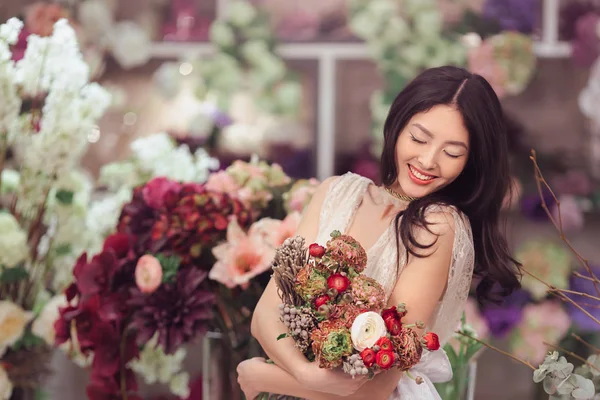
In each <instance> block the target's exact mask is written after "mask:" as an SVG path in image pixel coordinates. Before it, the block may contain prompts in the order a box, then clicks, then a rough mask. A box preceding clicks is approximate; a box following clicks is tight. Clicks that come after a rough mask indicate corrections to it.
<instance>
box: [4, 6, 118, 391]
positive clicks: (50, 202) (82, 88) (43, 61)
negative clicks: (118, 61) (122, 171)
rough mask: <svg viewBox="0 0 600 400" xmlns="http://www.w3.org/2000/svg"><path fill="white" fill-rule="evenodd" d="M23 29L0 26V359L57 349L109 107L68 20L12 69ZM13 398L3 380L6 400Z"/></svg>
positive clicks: (35, 39) (33, 38) (36, 39)
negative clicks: (88, 164) (97, 132)
mask: <svg viewBox="0 0 600 400" xmlns="http://www.w3.org/2000/svg"><path fill="white" fill-rule="evenodd" d="M22 28H23V24H22V22H21V21H19V20H18V19H15V18H12V19H10V20H9V21H8V22H7V23H5V24H3V25H0V97H1V98H2V107H0V194H1V195H2V197H1V198H0V298H1V299H2V301H0V327H1V328H0V357H2V356H3V355H4V356H8V355H10V354H11V352H16V351H19V349H22V348H24V347H25V348H27V349H31V350H33V351H35V350H36V349H38V348H41V347H43V344H44V343H48V344H50V343H49V342H50V339H51V334H52V333H53V328H52V325H53V323H54V320H53V319H55V317H54V316H55V314H56V311H57V310H56V309H55V310H54V312H50V311H51V309H50V308H47V307H44V304H45V303H46V302H47V301H48V300H50V298H51V296H52V293H57V292H59V291H62V290H63V289H64V283H65V280H66V279H64V277H65V275H71V273H72V268H73V265H74V261H75V254H79V253H80V252H81V251H83V250H85V248H86V247H87V242H86V240H87V236H86V235H85V221H86V215H87V207H88V204H89V200H90V196H91V190H92V184H91V182H90V180H89V179H88V178H87V177H86V176H85V175H84V174H83V173H81V172H79V170H78V165H79V163H80V160H81V157H82V155H83V154H84V153H85V151H86V150H87V146H88V133H89V132H90V131H92V130H93V129H97V127H96V123H97V121H98V120H99V118H100V117H101V116H102V114H103V113H104V111H105V110H106V108H107V107H108V106H109V104H110V101H111V98H110V95H109V94H108V92H107V91H106V90H104V89H103V88H102V87H101V86H100V85H98V84H96V83H90V81H89V79H90V76H89V74H90V72H89V67H88V65H87V64H86V63H85V61H84V59H83V56H82V54H81V52H80V50H79V47H78V41H77V38H76V35H75V31H74V30H73V28H72V27H71V26H70V25H69V23H68V22H67V20H65V19H61V20H59V21H58V22H56V24H55V25H54V28H53V31H52V34H51V35H50V36H46V37H41V36H38V35H29V36H28V38H27V49H26V50H25V53H24V56H23V58H22V59H20V60H19V61H17V62H15V61H13V54H12V47H11V46H12V45H14V44H15V43H16V40H17V38H18V36H19V33H20V31H21V29H22ZM9 149H10V150H11V151H12V154H13V155H14V156H13V158H11V159H9V160H7V159H6V155H7V153H8V151H9ZM9 167H10V168H9ZM61 277H63V278H62V279H61ZM55 303H56V304H58V303H57V302H52V301H51V302H50V303H48V306H49V307H50V306H52V307H54V308H57V305H56V304H55ZM41 310H48V311H46V312H42V313H41V314H40V315H39V316H38V313H39V312H40V311H41ZM2 321H5V322H6V321H10V323H8V322H7V323H3V322H2ZM31 321H33V324H30V322H31ZM32 338H33V339H32ZM35 338H37V339H35ZM0 364H1V363H0ZM11 391H12V383H11V382H10V381H8V377H7V376H6V374H4V375H2V373H0V394H1V395H6V393H10V392H11ZM0 397H1V396H0ZM3 398H4V397H3Z"/></svg>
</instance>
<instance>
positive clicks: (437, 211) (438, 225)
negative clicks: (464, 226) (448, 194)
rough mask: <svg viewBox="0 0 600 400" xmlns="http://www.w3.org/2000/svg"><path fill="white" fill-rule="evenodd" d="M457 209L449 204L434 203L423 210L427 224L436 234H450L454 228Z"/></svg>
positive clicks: (451, 234)
mask: <svg viewBox="0 0 600 400" xmlns="http://www.w3.org/2000/svg"><path fill="white" fill-rule="evenodd" d="M457 213H458V211H457V210H456V209H455V208H454V207H451V206H445V205H434V206H433V207H431V208H430V209H429V210H427V211H426V212H425V221H427V223H428V224H429V229H430V230H431V231H432V233H433V234H435V235H437V236H448V235H450V236H452V237H454V231H455V229H456V221H455V220H454V218H455V216H456V215H457Z"/></svg>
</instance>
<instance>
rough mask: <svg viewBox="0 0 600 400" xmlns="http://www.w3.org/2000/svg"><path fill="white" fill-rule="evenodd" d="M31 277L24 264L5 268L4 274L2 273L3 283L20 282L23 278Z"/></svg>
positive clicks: (0, 278) (0, 277)
mask: <svg viewBox="0 0 600 400" xmlns="http://www.w3.org/2000/svg"><path fill="white" fill-rule="evenodd" d="M28 277H29V273H28V272H27V270H26V269H25V268H24V267H23V265H19V266H17V267H14V268H5V269H4V271H2V275H0V282H1V283H13V282H18V281H21V280H23V279H27V278H28Z"/></svg>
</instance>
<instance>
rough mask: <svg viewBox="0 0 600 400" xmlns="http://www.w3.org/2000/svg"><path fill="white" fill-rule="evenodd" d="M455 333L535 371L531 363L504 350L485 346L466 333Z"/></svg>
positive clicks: (488, 345)
mask: <svg viewBox="0 0 600 400" xmlns="http://www.w3.org/2000/svg"><path fill="white" fill-rule="evenodd" d="M456 333H458V334H459V335H462V336H465V337H468V338H469V339H471V340H474V341H476V342H477V343H479V344H481V345H483V346H485V347H487V348H488V349H492V350H494V351H496V352H498V353H500V354H503V355H505V356H507V357H509V358H511V359H513V360H514V361H516V362H519V363H521V364H523V365H525V366H527V367H529V368H531V369H532V370H534V371H535V369H536V368H535V367H534V366H533V365H531V363H530V362H529V361H525V360H522V359H520V358H519V357H517V356H514V355H512V354H510V353H508V352H506V351H504V350H500V349H499V348H497V347H494V346H492V345H491V344H487V343H486V342H484V341H481V340H479V339H476V338H474V337H473V336H471V335H469V334H468V333H464V332H462V331H457V332H456Z"/></svg>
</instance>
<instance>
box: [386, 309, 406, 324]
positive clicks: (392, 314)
mask: <svg viewBox="0 0 600 400" xmlns="http://www.w3.org/2000/svg"><path fill="white" fill-rule="evenodd" d="M404 315H405V313H403V314H400V313H399V312H398V310H397V309H396V306H393V307H390V308H386V309H385V310H383V311H382V312H381V318H383V320H384V321H385V320H386V319H389V318H394V319H397V320H398V321H400V320H401V319H402V317H403V316H404Z"/></svg>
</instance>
